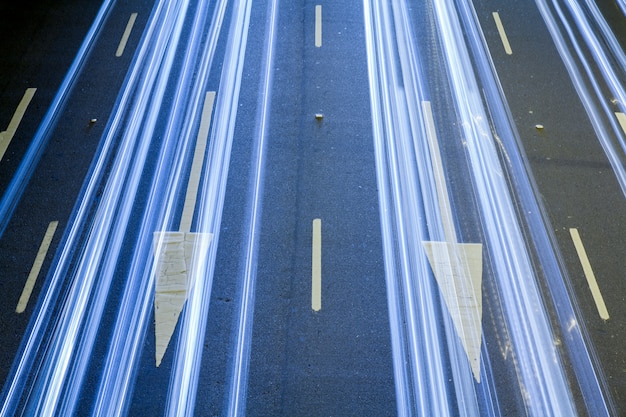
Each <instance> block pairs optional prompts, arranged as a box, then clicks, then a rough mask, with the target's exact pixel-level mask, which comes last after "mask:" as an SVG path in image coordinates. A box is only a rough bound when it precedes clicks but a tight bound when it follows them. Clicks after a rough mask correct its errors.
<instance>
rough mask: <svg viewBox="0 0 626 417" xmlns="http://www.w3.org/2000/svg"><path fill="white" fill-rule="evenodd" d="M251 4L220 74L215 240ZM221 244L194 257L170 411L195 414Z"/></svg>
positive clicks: (210, 198) (210, 167)
mask: <svg viewBox="0 0 626 417" xmlns="http://www.w3.org/2000/svg"><path fill="white" fill-rule="evenodd" d="M251 7H252V0H246V1H242V2H237V3H236V4H234V5H233V11H232V13H233V14H232V20H231V26H230V29H229V33H228V43H227V45H226V51H225V55H224V61H223V66H222V75H221V79H220V91H221V94H220V95H219V96H218V98H217V103H216V106H215V114H214V127H213V130H212V131H211V138H210V146H209V151H208V155H207V160H206V161H207V162H206V167H207V169H206V170H205V174H204V181H203V184H204V185H203V187H202V194H201V199H200V205H199V210H198V211H199V213H198V220H197V230H198V232H199V233H213V235H214V242H219V234H220V223H221V220H222V210H223V207H224V196H225V193H226V180H227V178H228V170H229V162H230V152H231V149H232V143H233V136H234V130H235V120H236V118H237V109H238V107H239V92H240V89H241V80H242V74H243V66H244V61H245V52H246V45H247V40H248V29H249V25H250V13H251ZM217 247H218V245H217V244H212V245H211V246H210V247H209V249H208V256H207V257H206V259H202V260H200V259H194V261H193V263H194V264H196V268H195V269H194V271H195V274H194V275H195V276H192V277H190V279H191V282H192V283H193V284H192V285H193V287H192V290H191V292H190V294H189V298H188V300H187V308H186V310H185V312H184V315H183V319H182V323H181V331H180V336H179V339H178V349H177V353H176V357H175V359H174V368H173V373H172V377H171V380H170V388H169V392H168V405H167V408H166V411H165V414H166V415H168V416H186V415H192V414H193V410H194V406H195V400H196V392H197V388H198V380H199V373H200V359H201V357H202V351H203V348H204V334H205V330H206V322H207V317H208V311H209V302H208V300H210V297H211V288H212V284H213V271H214V269H215V258H216V254H217Z"/></svg>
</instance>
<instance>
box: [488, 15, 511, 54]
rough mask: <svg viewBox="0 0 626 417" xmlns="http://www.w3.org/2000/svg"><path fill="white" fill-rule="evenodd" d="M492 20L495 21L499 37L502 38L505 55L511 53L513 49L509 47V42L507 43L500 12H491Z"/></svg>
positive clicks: (507, 39)
mask: <svg viewBox="0 0 626 417" xmlns="http://www.w3.org/2000/svg"><path fill="white" fill-rule="evenodd" d="M493 20H495V22H496V27H497V28H498V33H499V34H500V39H502V45H503V46H504V52H506V53H507V55H511V54H512V53H513V50H512V49H511V44H509V38H508V37H507V36H506V32H505V31H504V26H503V25H502V20H500V13H498V12H493Z"/></svg>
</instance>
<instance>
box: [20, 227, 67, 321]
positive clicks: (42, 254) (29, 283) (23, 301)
mask: <svg viewBox="0 0 626 417" xmlns="http://www.w3.org/2000/svg"><path fill="white" fill-rule="evenodd" d="M58 225H59V222H58V221H57V220H55V221H52V222H50V224H49V225H48V229H46V233H45V235H44V237H43V239H42V241H41V245H40V246H39V251H37V256H36V257H35V261H34V262H33V266H32V267H31V269H30V273H29V274H28V278H27V279H26V284H25V285H24V289H23V290H22V295H21V296H20V299H19V301H18V302H17V307H16V308H15V312H16V313H18V314H21V313H23V312H24V310H26V306H27V305H28V300H30V296H31V294H32V292H33V288H34V287H35V282H37V277H38V276H39V272H41V267H42V265H43V261H44V260H45V259H46V255H47V254H48V249H50V244H51V243H52V238H53V237H54V233H55V232H56V230H57V226H58Z"/></svg>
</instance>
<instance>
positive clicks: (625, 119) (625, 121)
mask: <svg viewBox="0 0 626 417" xmlns="http://www.w3.org/2000/svg"><path fill="white" fill-rule="evenodd" d="M615 116H616V117H617V121H618V122H619V125H620V126H621V127H622V130H623V131H624V133H626V114H624V113H622V112H620V111H616V112H615Z"/></svg>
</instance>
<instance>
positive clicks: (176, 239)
mask: <svg viewBox="0 0 626 417" xmlns="http://www.w3.org/2000/svg"><path fill="white" fill-rule="evenodd" d="M212 238H213V235H212V234H211V233H189V232H155V233H154V269H153V271H154V273H155V297H154V321H155V323H154V326H155V328H154V333H155V336H156V356H155V358H156V366H157V367H158V366H159V365H160V364H161V360H162V359H163V355H164V354H165V351H166V350H167V346H168V345H169V342H170V339H171V338H172V334H173V333H174V329H175V328H176V324H177V323H178V317H179V316H180V312H181V311H182V309H183V306H184V305H185V301H187V297H188V295H189V292H190V290H191V287H192V286H193V282H191V280H190V277H192V276H193V274H192V271H193V269H194V267H195V266H196V265H197V263H198V262H200V260H203V259H205V258H206V256H207V252H208V248H209V243H210V242H211V240H212ZM194 260H195V262H196V263H195V264H194Z"/></svg>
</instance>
